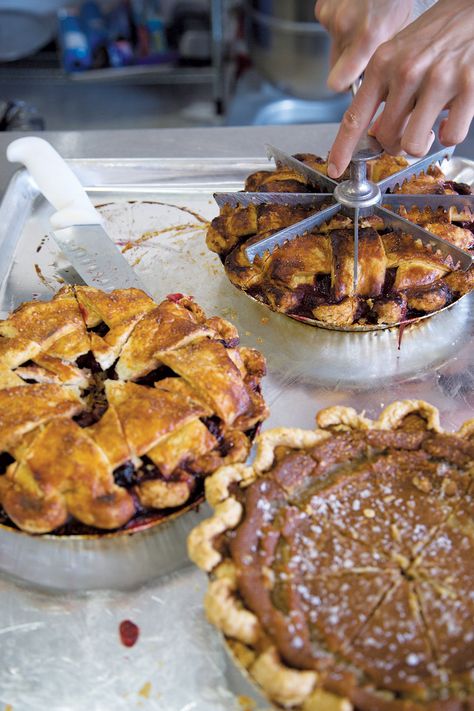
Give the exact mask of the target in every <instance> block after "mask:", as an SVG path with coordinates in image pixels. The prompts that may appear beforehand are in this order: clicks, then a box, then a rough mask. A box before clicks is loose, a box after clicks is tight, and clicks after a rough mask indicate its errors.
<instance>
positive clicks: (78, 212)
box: [7, 136, 102, 229]
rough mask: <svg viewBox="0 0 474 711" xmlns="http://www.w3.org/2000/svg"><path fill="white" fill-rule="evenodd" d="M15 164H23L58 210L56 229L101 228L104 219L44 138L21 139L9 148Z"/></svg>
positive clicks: (52, 219) (9, 157)
mask: <svg viewBox="0 0 474 711" xmlns="http://www.w3.org/2000/svg"><path fill="white" fill-rule="evenodd" d="M7 158H8V160H9V161H10V162H11V163H23V165H25V166H26V168H27V170H28V172H29V173H30V175H31V176H32V177H33V179H34V180H35V182H36V184H37V186H38V188H39V189H40V190H41V192H42V193H43V195H44V196H45V198H46V199H47V200H48V202H50V203H51V205H52V206H53V207H54V208H55V209H56V210H57V212H56V213H54V215H52V216H51V225H52V226H53V227H54V228H55V229H62V228H64V227H72V226H73V225H98V224H101V222H102V218H101V217H100V215H99V213H98V212H97V210H96V209H95V208H94V206H93V205H92V203H91V201H90V200H89V198H88V196H87V193H86V191H85V190H84V188H83V187H82V185H81V184H80V182H79V180H78V179H77V177H76V176H75V175H74V173H73V172H72V170H71V169H70V168H69V166H68V165H67V164H66V162H65V161H64V159H63V158H61V156H60V155H59V153H58V152H57V151H55V149H54V148H53V147H52V145H51V144H50V143H48V142H47V141H45V140H44V139H43V138H36V137H34V136H27V137H25V138H18V139H17V140H16V141H13V142H12V143H10V145H9V146H8V148H7Z"/></svg>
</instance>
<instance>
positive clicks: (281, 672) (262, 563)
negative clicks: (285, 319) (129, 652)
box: [189, 400, 474, 711]
mask: <svg viewBox="0 0 474 711" xmlns="http://www.w3.org/2000/svg"><path fill="white" fill-rule="evenodd" d="M317 423H318V428H317V429H316V430H315V431H306V430H298V429H285V428H279V429H275V430H270V431H268V432H266V433H264V434H263V435H261V436H260V437H259V440H258V452H257V457H256V460H255V462H254V465H253V467H248V466H244V465H234V466H226V467H223V468H221V469H220V470H219V471H218V472H217V473H215V474H214V475H213V476H212V477H210V478H209V479H208V480H207V481H206V495H207V499H208V501H209V502H210V504H211V506H212V507H213V508H214V509H215V512H214V516H213V517H212V518H211V519H208V520H207V521H204V522H202V523H201V524H200V525H199V526H198V527H197V528H196V529H194V531H193V532H192V533H191V535H190V539H189V551H190V555H191V557H192V558H193V560H194V561H195V562H196V563H197V564H198V565H199V566H200V567H201V568H203V569H204V570H206V571H208V572H209V574H210V577H211V581H210V585H209V589H208V594H207V597H206V601H205V607H206V611H207V615H208V617H209V619H210V621H211V622H213V623H214V624H215V625H217V627H219V628H220V629H221V630H223V632H224V634H225V636H226V639H227V643H228V645H229V646H230V647H231V649H232V652H233V653H234V655H235V656H236V657H237V659H238V661H239V662H240V664H241V665H244V666H245V667H246V668H247V669H248V671H249V673H250V675H251V676H252V677H253V679H254V680H255V681H256V682H257V683H258V684H259V685H260V686H261V687H262V688H263V689H264V691H265V692H266V694H267V695H268V696H269V697H270V698H271V699H272V700H273V701H275V702H276V703H278V704H279V705H282V706H289V707H297V708H298V709H300V708H302V709H304V711H350V709H352V708H356V709H359V710H360V711H428V710H429V711H468V710H470V709H472V708H474V624H473V621H474V595H473V591H474V518H473V517H474V480H473V474H474V420H472V421H471V422H469V423H466V424H465V425H464V426H463V427H462V428H461V429H460V430H459V432H457V433H453V434H448V433H445V432H443V430H442V429H441V428H440V425H439V417H438V412H437V410H436V409H435V408H433V407H432V406H430V405H428V404H427V403H424V402H421V401H413V400H404V401H399V402H395V403H393V404H392V405H390V406H388V407H387V408H386V409H385V410H384V411H383V412H382V414H381V416H380V417H379V419H378V420H376V421H374V422H373V421H370V420H368V419H366V418H365V417H364V416H362V415H358V414H357V413H356V412H355V410H353V409H351V408H345V407H332V408H329V409H327V410H323V411H321V412H320V413H319V414H318V416H317Z"/></svg>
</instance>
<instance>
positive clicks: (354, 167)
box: [214, 136, 474, 323]
mask: <svg viewBox="0 0 474 711" xmlns="http://www.w3.org/2000/svg"><path fill="white" fill-rule="evenodd" d="M266 148H267V155H268V158H269V159H273V160H274V161H275V163H276V165H277V167H282V166H284V167H286V168H290V169H291V170H293V171H294V172H295V173H297V174H298V175H301V176H302V177H303V178H304V179H305V180H306V181H307V182H308V183H309V184H310V185H312V186H314V187H316V188H317V189H318V190H321V188H322V189H323V190H325V191H326V192H318V193H284V192H281V193H251V192H245V191H243V192H240V193H216V194H215V195H214V197H215V199H216V202H217V204H218V205H219V206H220V207H221V206H223V205H225V204H228V205H231V206H238V205H240V206H246V205H249V204H262V203H277V204H278V203H279V204H285V205H290V206H291V205H308V206H309V207H311V206H313V205H314V207H315V208H316V210H317V208H318V207H319V206H321V205H324V204H326V205H327V206H326V207H324V208H323V209H320V210H319V211H317V212H315V214H314V215H311V216H310V217H308V218H306V219H304V220H302V221H300V222H296V223H295V224H293V225H291V226H289V227H286V228H285V229H282V230H279V231H277V232H275V233H273V234H272V235H269V236H268V237H264V238H262V239H260V240H258V241H256V242H254V243H253V244H252V245H249V246H248V247H247V248H246V249H245V254H246V255H247V258H248V259H249V261H250V262H252V263H253V262H254V260H255V258H256V257H262V256H263V255H264V254H265V253H266V252H270V253H271V252H273V250H274V249H275V248H276V247H280V246H281V245H283V244H284V243H285V242H287V241H289V240H292V239H295V238H296V237H300V236H302V235H304V234H306V233H307V232H311V231H312V230H314V229H316V228H317V227H319V226H320V225H322V224H323V223H325V222H328V221H329V220H330V219H331V218H332V217H334V215H336V214H337V213H338V212H342V213H343V214H344V215H347V216H349V217H351V218H352V220H353V225H354V290H356V288H357V280H358V242H359V218H360V217H366V216H368V215H378V216H379V217H381V218H382V219H383V220H384V223H385V225H386V226H387V227H390V228H391V229H393V230H394V231H397V232H403V233H404V234H409V235H411V236H412V237H413V238H414V239H418V240H420V241H421V242H422V243H423V244H425V245H427V246H428V247H429V249H431V250H433V252H435V253H436V252H439V253H441V254H442V255H443V256H444V257H449V258H450V259H451V262H452V268H453V269H455V268H460V269H462V270H464V271H466V270H467V269H469V267H470V266H471V265H472V264H473V261H474V257H473V255H472V254H470V253H469V252H467V251H465V250H463V249H461V248H460V247H456V245H454V244H452V243H451V242H448V241H447V240H444V239H442V238H441V237H438V236H437V235H434V234H432V233H431V232H428V230H425V229H424V228H423V227H420V226H419V225H416V224H415V223H413V222H410V221H409V220H406V219H405V218H403V217H401V216H400V215H399V214H397V213H396V212H394V211H392V210H391V209H387V208H386V207H382V203H383V205H387V206H389V207H390V208H392V207H393V208H395V209H397V208H399V207H401V206H404V207H405V208H406V209H407V210H408V209H409V208H410V207H412V206H414V205H416V206H417V207H419V208H421V209H423V208H430V209H432V210H436V208H438V207H441V208H443V209H445V210H446V209H449V208H450V207H455V208H456V209H458V210H466V209H467V210H469V211H470V212H471V213H473V214H474V195H433V194H417V195H410V194H407V193H397V194H391V193H388V192H387V191H388V190H392V189H393V188H395V187H396V186H397V185H398V186H401V185H402V184H403V183H404V182H405V181H406V180H409V179H410V178H412V177H414V176H417V175H419V174H420V173H421V172H423V171H424V170H426V169H427V168H428V167H429V166H431V165H433V164H434V163H436V162H437V161H442V160H443V159H444V158H450V157H451V156H452V154H453V152H454V148H453V147H451V148H445V147H440V148H439V149H438V150H436V151H435V152H433V153H431V154H429V155H428V156H426V157H425V158H423V159H422V160H418V161H416V162H414V163H412V164H411V165H409V166H407V167H406V168H403V170H400V171H398V172H396V173H394V174H393V175H390V176H388V177H387V178H384V179H383V180H380V181H379V182H378V183H374V182H372V181H370V180H368V178H367V161H368V160H371V159H373V158H377V157H378V156H380V155H381V153H382V148H381V146H380V144H379V143H378V142H377V141H376V139H374V138H371V137H370V136H367V137H365V138H364V139H362V141H360V142H359V144H358V146H357V148H356V151H355V152H354V154H353V156H352V160H351V164H350V177H349V180H345V181H343V182H341V183H338V182H336V181H335V180H332V179H331V178H329V177H328V176H327V175H324V174H323V173H320V172H319V171H318V170H317V169H316V168H313V167H309V166H308V165H306V164H305V163H303V162H302V161H300V160H298V159H297V158H294V157H293V156H291V155H288V154H287V153H285V152H284V151H281V150H279V149H278V148H275V147H274V146H270V145H268V146H267V147H266ZM328 203H329V205H328ZM305 321H307V322H308V320H307V319H305ZM318 323H319V322H318Z"/></svg>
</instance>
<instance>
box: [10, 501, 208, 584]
mask: <svg viewBox="0 0 474 711" xmlns="http://www.w3.org/2000/svg"><path fill="white" fill-rule="evenodd" d="M202 502H203V497H201V498H200V499H198V500H197V501H194V502H193V503H192V504H190V505H188V506H185V507H184V508H182V509H181V510H180V511H177V512H174V513H172V514H170V515H169V516H168V517H167V518H161V519H159V520H157V521H152V522H151V523H150V522H147V523H146V524H142V525H138V526H137V528H136V529H132V530H121V531H116V532H113V533H104V534H88V535H69V536H68V535H63V536H55V535H53V534H42V535H38V536H35V535H31V534H30V533H26V532H25V531H21V530H19V529H16V528H12V527H10V526H7V525H5V524H0V567H1V569H2V572H4V573H8V574H9V575H11V576H13V577H14V578H16V579H17V580H19V581H22V582H26V583H29V584H32V585H34V586H36V587H40V588H47V589H49V590H57V591H69V592H72V591H85V590H98V589H114V590H129V589H132V588H136V587H139V586H140V585H143V584H144V583H146V582H149V581H150V580H152V579H153V578H156V577H158V576H162V575H166V574H168V573H171V572H173V571H175V570H178V569H180V568H183V567H184V566H185V565H187V564H188V563H189V561H188V555H187V552H186V538H187V536H188V534H189V532H190V531H191V529H193V528H194V527H195V526H196V524H197V523H199V521H200V520H202V519H203V518H206V516H208V515H209V511H208V510H207V506H206V505H202Z"/></svg>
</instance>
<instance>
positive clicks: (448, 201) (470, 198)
mask: <svg viewBox="0 0 474 711" xmlns="http://www.w3.org/2000/svg"><path fill="white" fill-rule="evenodd" d="M382 204H383V205H390V206H393V207H401V206H404V207H406V208H407V209H409V208H410V207H420V208H424V207H429V208H430V209H431V210H436V209H437V208H438V207H441V208H443V210H449V208H450V207H455V208H456V210H460V211H462V210H469V211H470V212H472V213H473V215H474V195H429V194H428V195H410V194H409V193H389V194H388V195H384V196H383V197H382Z"/></svg>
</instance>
